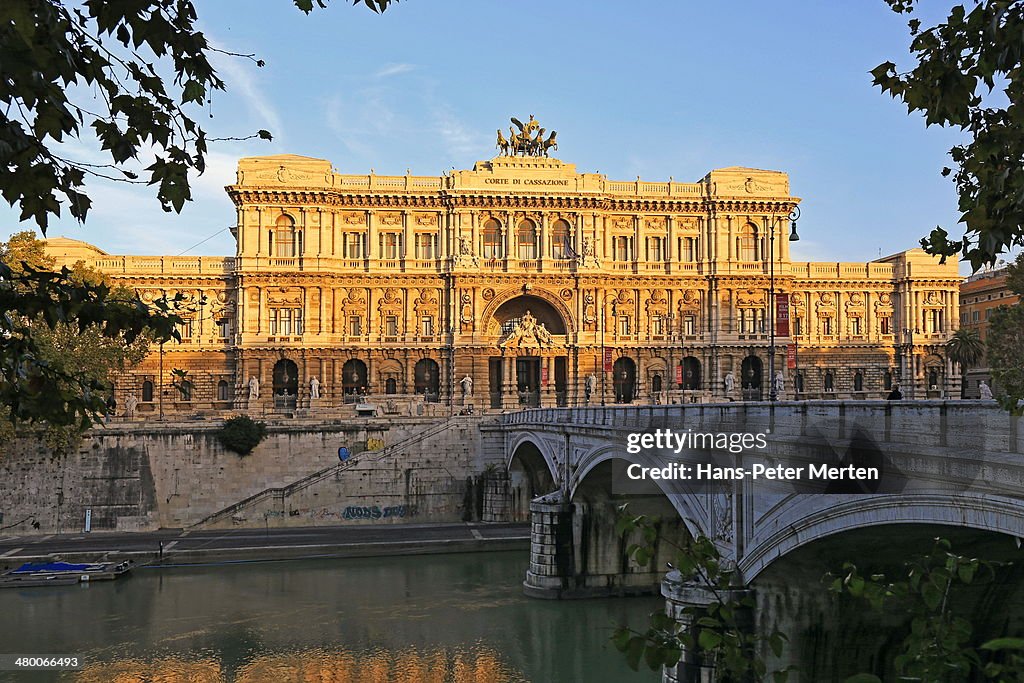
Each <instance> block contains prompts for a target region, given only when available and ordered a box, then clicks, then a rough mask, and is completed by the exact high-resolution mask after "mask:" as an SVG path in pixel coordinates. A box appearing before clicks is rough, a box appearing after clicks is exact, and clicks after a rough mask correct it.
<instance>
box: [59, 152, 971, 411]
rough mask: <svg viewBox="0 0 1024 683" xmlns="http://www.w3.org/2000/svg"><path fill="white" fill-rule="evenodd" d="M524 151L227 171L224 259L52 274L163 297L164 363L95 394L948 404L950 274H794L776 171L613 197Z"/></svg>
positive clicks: (915, 259)
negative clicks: (177, 309)
mask: <svg viewBox="0 0 1024 683" xmlns="http://www.w3.org/2000/svg"><path fill="white" fill-rule="evenodd" d="M511 151H512V152H514V151H516V150H515V149H512V150H511ZM524 151H525V150H524ZM546 152H547V148H543V149H540V150H539V151H538V152H537V154H536V155H532V156H531V155H529V153H527V154H522V155H516V154H512V155H510V154H507V153H506V154H504V155H502V156H498V157H496V158H494V159H491V160H490V161H480V162H478V163H476V164H475V165H474V167H473V168H472V170H460V171H452V172H450V173H446V174H443V175H441V176H413V175H408V174H407V175H404V176H381V175H375V174H373V173H371V174H369V175H345V174H340V173H338V172H336V171H335V170H334V169H333V168H332V166H331V164H330V162H328V161H325V160H320V159H313V158H308V157H299V156H292V155H284V156H272V157H259V158H247V159H242V160H240V161H239V165H238V177H237V182H236V183H235V184H234V185H231V186H229V187H227V188H226V190H227V193H228V195H229V197H230V198H231V200H232V201H233V202H234V204H235V206H236V207H237V225H236V226H235V227H234V228H233V229H232V232H233V234H234V236H235V238H236V241H237V253H236V255H235V256H234V257H233V258H212V257H184V256H182V257H169V256H112V255H108V254H106V253H104V252H102V251H101V250H99V249H97V248H96V247H92V246H91V245H86V244H84V243H79V242H74V241H70V240H50V252H51V253H52V254H53V255H55V256H57V257H58V258H59V260H61V261H62V262H64V263H70V262H73V261H75V260H79V259H83V260H86V261H87V262H88V263H89V264H90V265H93V266H94V267H96V268H99V269H100V270H103V271H104V272H106V273H108V274H109V275H110V276H111V277H113V278H115V279H117V280H119V281H123V282H125V283H126V284H129V285H130V286H132V287H134V288H136V289H137V290H138V291H139V293H140V295H141V296H142V298H143V299H144V300H153V299H156V298H158V297H160V296H163V295H165V294H168V295H173V294H175V293H181V294H182V295H183V296H184V298H185V304H184V305H183V307H182V311H183V313H182V314H183V316H184V317H185V319H186V323H185V324H184V325H183V326H182V329H181V333H182V341H181V343H177V342H173V343H167V344H165V345H163V347H161V349H159V350H156V349H155V350H154V352H153V353H152V354H151V355H150V357H149V358H147V359H146V361H145V362H144V363H143V364H142V365H140V366H139V367H136V368H135V369H133V370H132V371H131V372H129V373H127V374H126V375H125V376H123V377H121V378H120V379H119V381H118V383H117V392H118V402H119V405H124V400H123V399H124V398H125V397H126V396H127V395H132V396H136V397H137V398H138V400H139V401H140V406H139V409H140V410H143V411H151V412H155V411H157V410H161V411H175V412H179V411H193V412H194V411H196V410H208V409H235V410H237V409H248V410H253V411H271V410H292V409H295V410H311V411H316V410H330V409H336V410H344V409H345V408H343V407H344V406H345V405H346V403H351V402H361V401H362V402H369V403H372V404H376V405H384V406H388V408H389V410H392V411H397V412H401V411H404V410H406V409H409V410H412V409H413V408H414V407H415V406H416V405H418V404H420V403H422V404H426V405H425V407H426V409H430V410H438V409H444V410H455V411H458V410H464V409H467V408H469V407H470V406H472V408H473V409H474V410H477V411H479V410H487V409H509V408H518V407H520V406H523V405H544V406H548V405H550V406H555V405H586V404H601V403H606V404H611V403H615V402H634V401H640V402H652V403H654V402H683V401H722V400H759V399H766V398H768V394H769V392H770V390H771V389H772V388H773V385H774V388H775V389H776V390H777V392H778V395H779V398H780V399H786V400H790V399H816V398H833V397H834V398H881V397H884V396H885V395H886V394H888V392H889V390H890V389H891V387H892V386H893V385H895V384H897V383H900V384H901V385H902V388H903V391H904V394H905V395H906V396H907V397H908V398H924V397H926V396H930V397H939V396H949V397H955V396H959V384H958V383H959V378H958V377H956V376H955V374H954V373H953V372H951V367H950V364H949V361H948V359H947V358H946V356H945V353H944V344H945V341H946V339H948V337H949V335H950V334H951V333H952V331H953V330H954V329H955V324H956V322H957V320H958V317H959V298H958V287H959V282H960V279H961V278H960V277H959V276H958V274H957V267H956V264H955V263H952V262H950V263H947V264H945V265H940V264H939V263H938V261H937V260H936V259H933V258H932V257H930V256H928V255H927V254H925V253H924V252H922V251H921V250H918V249H914V250H911V251H906V252H902V253H899V254H895V255H893V256H889V257H887V258H882V259H878V260H876V261H872V262H869V263H835V262H828V263H806V262H793V261H792V260H791V259H790V240H789V236H790V229H791V226H790V222H789V219H788V216H789V214H790V212H791V211H792V210H793V209H794V207H796V206H797V205H798V203H799V201H800V200H799V199H798V198H797V197H794V196H793V195H792V194H791V192H790V188H789V179H788V176H787V175H786V174H785V173H781V172H776V171H763V170H757V169H750V168H740V167H733V168H724V169H719V170H714V171H711V172H710V173H708V174H707V175H706V176H705V177H704V178H702V179H701V180H700V181H699V182H695V183H680V182H676V181H674V180H671V179H670V180H669V181H668V182H644V181H641V180H640V179H639V178H638V179H637V180H635V181H614V180H609V179H608V178H607V177H606V176H604V175H602V174H597V173H577V172H576V169H575V166H574V165H572V164H568V163H563V162H561V161H558V160H557V159H553V158H548V157H547V156H545V155H544V154H545V153H546ZM773 287H774V291H775V292H776V293H778V294H785V295H786V296H785V297H777V299H779V306H780V308H779V309H778V312H779V314H782V315H784V314H785V310H784V309H786V308H788V316H789V325H788V327H789V329H788V330H786V329H779V330H778V332H779V335H778V336H777V337H776V339H775V344H776V349H777V351H776V356H775V369H776V375H777V378H776V377H775V376H773V375H771V373H770V371H769V366H770V365H771V359H770V355H769V349H770V341H771V335H770V332H771V329H770V322H771V318H772V315H773V312H772V310H771V309H770V307H769V301H770V299H769V293H770V291H771V290H772V288H773ZM172 368H181V369H184V370H187V371H188V375H187V379H186V380H185V381H176V382H174V383H173V387H172V378H171V376H170V374H169V373H170V372H171V369H172ZM364 397H365V398H364ZM432 403H437V404H440V406H438V407H434V408H430V407H429V404H432ZM423 409H424V408H419V410H423Z"/></svg>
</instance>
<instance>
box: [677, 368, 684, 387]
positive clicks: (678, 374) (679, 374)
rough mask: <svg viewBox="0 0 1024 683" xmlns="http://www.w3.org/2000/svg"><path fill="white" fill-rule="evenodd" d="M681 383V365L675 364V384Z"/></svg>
mask: <svg viewBox="0 0 1024 683" xmlns="http://www.w3.org/2000/svg"><path fill="white" fill-rule="evenodd" d="M682 383H683V366H682V365H677V366H676V384H682Z"/></svg>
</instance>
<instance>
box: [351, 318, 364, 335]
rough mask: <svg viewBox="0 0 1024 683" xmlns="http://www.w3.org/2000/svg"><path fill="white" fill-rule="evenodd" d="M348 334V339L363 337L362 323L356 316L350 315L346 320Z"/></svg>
mask: <svg viewBox="0 0 1024 683" xmlns="http://www.w3.org/2000/svg"><path fill="white" fill-rule="evenodd" d="M348 334H349V336H350V337H361V336H363V323H362V320H361V319H360V318H359V316H358V315H351V316H349V318H348Z"/></svg>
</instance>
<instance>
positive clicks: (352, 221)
mask: <svg viewBox="0 0 1024 683" xmlns="http://www.w3.org/2000/svg"><path fill="white" fill-rule="evenodd" d="M341 222H342V223H343V224H344V225H366V214H364V213H360V212H357V211H346V212H345V213H343V214H341Z"/></svg>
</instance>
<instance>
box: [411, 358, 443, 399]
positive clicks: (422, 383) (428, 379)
mask: <svg viewBox="0 0 1024 683" xmlns="http://www.w3.org/2000/svg"><path fill="white" fill-rule="evenodd" d="M414 374H415V380H416V393H417V394H422V395H423V396H424V398H425V399H426V400H427V401H428V402H435V401H437V400H438V394H439V392H440V387H441V372H440V368H439V367H438V365H437V362H435V361H433V360H431V359H430V358H423V359H421V360H419V361H418V362H417V363H416V368H415V372H414Z"/></svg>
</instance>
